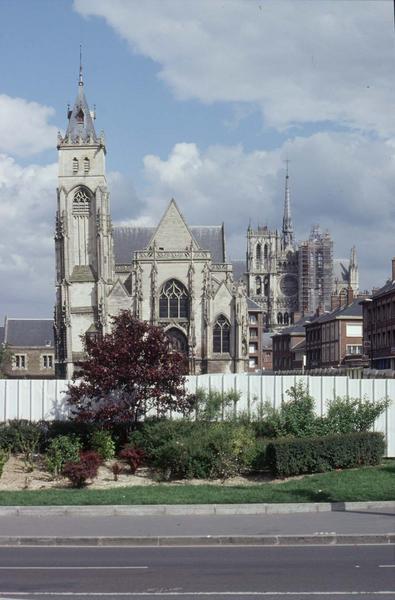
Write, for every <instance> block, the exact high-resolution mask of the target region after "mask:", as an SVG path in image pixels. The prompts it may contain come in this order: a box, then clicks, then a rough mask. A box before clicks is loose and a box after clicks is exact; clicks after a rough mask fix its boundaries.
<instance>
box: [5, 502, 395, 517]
mask: <svg viewBox="0 0 395 600" xmlns="http://www.w3.org/2000/svg"><path fill="white" fill-rule="evenodd" d="M383 509H387V510H388V509H389V510H395V501H377V502H375V501H371V502H305V503H292V504H291V503H284V504H264V503H260V504H147V505H134V506H129V505H108V506H94V505H92V506H0V517H17V516H29V517H43V516H45V517H55V516H61V517H65V516H78V517H84V516H85V517H114V516H130V517H143V516H163V515H185V516H188V515H203V516H204V515H206V516H209V515H273V514H292V513H319V512H345V511H364V510H366V511H368V510H383Z"/></svg>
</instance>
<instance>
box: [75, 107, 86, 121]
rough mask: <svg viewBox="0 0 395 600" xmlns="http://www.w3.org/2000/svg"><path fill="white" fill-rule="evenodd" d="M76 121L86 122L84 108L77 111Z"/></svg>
mask: <svg viewBox="0 0 395 600" xmlns="http://www.w3.org/2000/svg"><path fill="white" fill-rule="evenodd" d="M76 121H77V123H83V122H84V111H83V110H82V108H80V110H79V111H78V113H77V116H76Z"/></svg>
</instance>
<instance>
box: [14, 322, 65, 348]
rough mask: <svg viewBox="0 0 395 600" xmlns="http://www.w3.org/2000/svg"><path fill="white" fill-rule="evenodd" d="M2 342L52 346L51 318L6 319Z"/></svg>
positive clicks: (19, 344)
mask: <svg viewBox="0 0 395 600" xmlns="http://www.w3.org/2000/svg"><path fill="white" fill-rule="evenodd" d="M4 342H5V343H6V344H8V345H9V346H17V347H26V348H28V347H29V348H30V347H49V348H53V347H54V331H53V320H52V319H9V318H7V319H6V323H5V336H4Z"/></svg>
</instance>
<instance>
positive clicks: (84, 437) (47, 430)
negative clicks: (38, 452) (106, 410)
mask: <svg viewBox="0 0 395 600" xmlns="http://www.w3.org/2000/svg"><path fill="white" fill-rule="evenodd" d="M40 427H41V430H42V432H43V436H42V450H43V451H44V452H45V451H46V450H47V448H48V447H49V445H50V443H51V442H52V440H54V439H56V438H58V437H60V436H73V437H75V438H78V439H79V440H80V442H81V444H82V447H83V448H89V444H90V439H91V436H92V434H93V433H94V431H96V430H97V426H96V425H93V424H92V423H83V422H81V421H75V420H73V419H68V420H66V421H40Z"/></svg>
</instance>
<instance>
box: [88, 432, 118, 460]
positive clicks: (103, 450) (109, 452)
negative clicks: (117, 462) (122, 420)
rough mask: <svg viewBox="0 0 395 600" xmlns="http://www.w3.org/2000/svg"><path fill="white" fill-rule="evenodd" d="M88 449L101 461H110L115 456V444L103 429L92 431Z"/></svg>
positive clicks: (108, 433)
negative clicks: (93, 451) (94, 452)
mask: <svg viewBox="0 0 395 600" xmlns="http://www.w3.org/2000/svg"><path fill="white" fill-rule="evenodd" d="M90 447H91V448H92V450H95V451H96V452H97V453H98V454H99V455H100V456H101V457H102V459H103V460H111V459H112V458H114V456H115V442H114V440H113V439H112V436H111V433H110V432H109V431H107V430H105V429H99V430H97V431H94V432H93V433H92V435H91V438H90Z"/></svg>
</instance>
